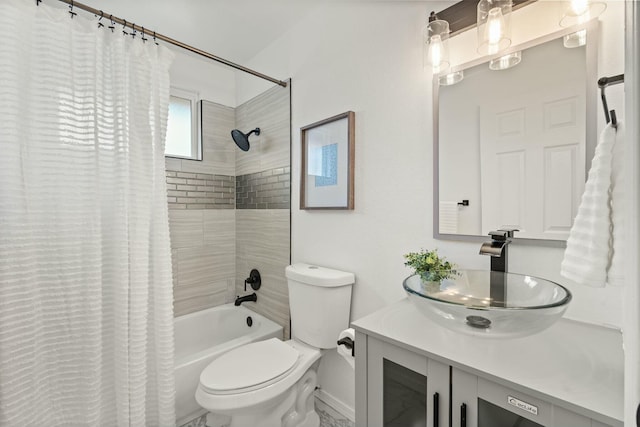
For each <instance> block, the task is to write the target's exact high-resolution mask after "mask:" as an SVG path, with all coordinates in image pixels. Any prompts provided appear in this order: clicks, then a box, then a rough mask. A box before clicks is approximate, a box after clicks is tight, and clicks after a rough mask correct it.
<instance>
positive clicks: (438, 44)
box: [429, 35, 443, 73]
mask: <svg viewBox="0 0 640 427" xmlns="http://www.w3.org/2000/svg"><path fill="white" fill-rule="evenodd" d="M442 49H443V46H442V38H441V37H440V36H439V35H435V36H432V37H431V42H430V43H429V51H430V52H429V58H430V59H431V66H432V67H433V71H434V72H435V73H437V72H439V71H440V66H441V65H442Z"/></svg>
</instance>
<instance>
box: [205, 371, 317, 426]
mask: <svg viewBox="0 0 640 427" xmlns="http://www.w3.org/2000/svg"><path fill="white" fill-rule="evenodd" d="M317 383H318V375H317V373H316V370H315V369H314V368H311V369H309V370H308V371H307V372H306V373H305V374H304V375H303V376H302V378H300V380H298V382H297V383H295V384H294V386H293V387H291V388H290V389H289V390H287V391H286V392H285V393H284V395H283V396H280V398H278V399H274V400H273V401H271V402H269V403H268V404H265V405H260V406H258V407H253V408H246V409H244V410H243V411H242V412H238V413H232V414H213V413H209V414H207V427H226V426H229V427H256V426H269V427H271V426H273V427H277V426H281V427H319V426H320V416H319V415H318V414H317V412H316V411H315V401H314V399H315V398H314V394H313V392H314V390H315V388H316V385H317Z"/></svg>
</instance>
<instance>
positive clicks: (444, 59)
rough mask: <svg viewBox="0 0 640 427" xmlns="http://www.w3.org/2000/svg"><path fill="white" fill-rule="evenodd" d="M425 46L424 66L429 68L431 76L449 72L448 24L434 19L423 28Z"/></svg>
mask: <svg viewBox="0 0 640 427" xmlns="http://www.w3.org/2000/svg"><path fill="white" fill-rule="evenodd" d="M423 38H424V46H425V66H426V65H429V66H431V69H432V71H433V74H440V73H444V72H446V71H447V70H449V67H450V65H451V64H450V63H449V23H448V22H447V21H443V20H442V19H436V20H433V21H431V22H429V24H428V25H427V26H426V27H425V29H424V32H423Z"/></svg>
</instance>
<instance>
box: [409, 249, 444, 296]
mask: <svg viewBox="0 0 640 427" xmlns="http://www.w3.org/2000/svg"><path fill="white" fill-rule="evenodd" d="M404 258H405V259H406V260H407V261H406V262H405V263H404V265H406V266H407V267H411V268H413V271H414V273H415V274H417V275H419V276H420V278H421V279H422V282H423V284H424V285H425V287H426V288H427V290H429V291H432V292H434V291H438V290H440V282H442V281H443V280H444V279H448V278H450V277H453V276H455V274H456V272H455V268H456V265H455V264H454V263H451V262H449V261H447V260H446V258H445V257H440V256H438V250H437V249H433V250H425V249H421V250H420V251H419V252H409V253H408V254H405V255H404Z"/></svg>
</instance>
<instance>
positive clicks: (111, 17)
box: [109, 15, 116, 33]
mask: <svg viewBox="0 0 640 427" xmlns="http://www.w3.org/2000/svg"><path fill="white" fill-rule="evenodd" d="M109 21H111V25H109V29H110V30H111V32H112V33H113V30H114V29H115V28H116V23H115V22H114V21H113V15H109Z"/></svg>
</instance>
